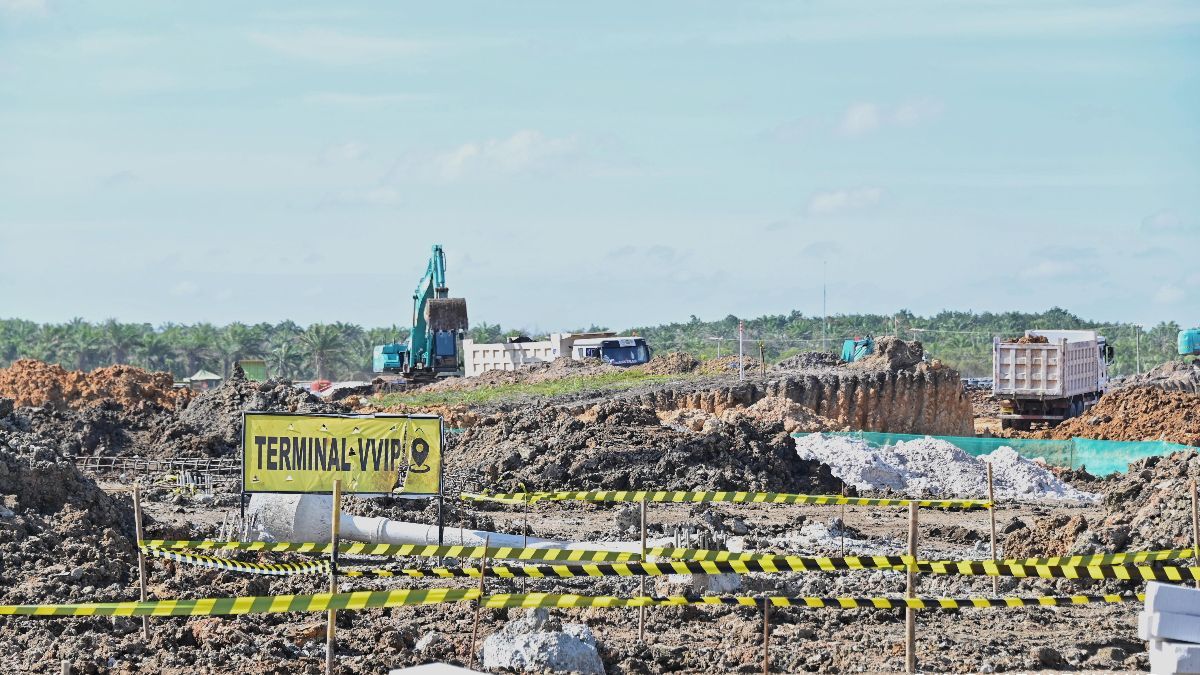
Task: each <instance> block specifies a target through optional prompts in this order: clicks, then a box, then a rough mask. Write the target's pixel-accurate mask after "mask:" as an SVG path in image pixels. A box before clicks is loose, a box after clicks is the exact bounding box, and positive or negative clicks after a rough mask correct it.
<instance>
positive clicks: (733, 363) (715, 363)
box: [699, 354, 762, 376]
mask: <svg viewBox="0 0 1200 675" xmlns="http://www.w3.org/2000/svg"><path fill="white" fill-rule="evenodd" d="M742 360H743V361H745V362H746V375H748V376H749V375H755V374H757V373H759V372H761V370H762V363H760V362H759V360H758V359H756V358H753V357H750V356H747V357H744V358H743V359H742ZM699 372H700V373H702V374H704V375H737V374H738V357H737V355H736V354H734V355H733V356H722V357H721V358H719V359H709V360H707V361H702V362H701V363H700V368H699Z"/></svg>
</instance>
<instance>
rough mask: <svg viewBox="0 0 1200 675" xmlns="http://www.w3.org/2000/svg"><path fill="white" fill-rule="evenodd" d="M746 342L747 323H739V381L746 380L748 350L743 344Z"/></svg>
mask: <svg viewBox="0 0 1200 675" xmlns="http://www.w3.org/2000/svg"><path fill="white" fill-rule="evenodd" d="M745 341H746V322H745V321H738V380H739V381H740V380H744V379H746V356H745V354H746V350H745V349H744V348H743V346H742V343H743V342H745Z"/></svg>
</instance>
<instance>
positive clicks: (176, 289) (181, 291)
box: [171, 281, 200, 298]
mask: <svg viewBox="0 0 1200 675" xmlns="http://www.w3.org/2000/svg"><path fill="white" fill-rule="evenodd" d="M199 292H200V287H199V286H197V285H196V284H194V283H192V282H190V281H180V282H179V283H177V284H175V285H174V286H171V295H174V296H176V297H180V298H186V297H190V296H193V295H195V294H196V293H199Z"/></svg>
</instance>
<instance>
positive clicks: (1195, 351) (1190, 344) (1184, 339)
mask: <svg viewBox="0 0 1200 675" xmlns="http://www.w3.org/2000/svg"><path fill="white" fill-rule="evenodd" d="M1179 355H1180V356H1200V328H1189V329H1187V330H1181V331H1179Z"/></svg>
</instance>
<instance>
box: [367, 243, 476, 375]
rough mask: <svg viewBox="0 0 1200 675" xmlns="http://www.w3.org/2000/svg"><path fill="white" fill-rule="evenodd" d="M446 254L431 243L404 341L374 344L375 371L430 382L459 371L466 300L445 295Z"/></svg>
mask: <svg viewBox="0 0 1200 675" xmlns="http://www.w3.org/2000/svg"><path fill="white" fill-rule="evenodd" d="M449 294H450V289H449V288H447V287H446V256H445V254H444V253H443V252H442V246H441V244H434V246H433V253H432V254H431V255H430V256H429V264H428V265H427V266H426V268H425V276H423V277H421V281H420V282H419V283H417V289H416V290H415V291H413V314H412V329H411V330H409V332H408V339H406V340H405V341H404V342H393V343H390V344H386V345H377V346H376V347H375V349H374V351H373V353H372V366H373V368H372V369H373V370H374V371H375V372H376V373H381V374H382V373H394V374H400V375H403V376H404V378H405V379H406V380H408V381H409V382H430V381H433V380H434V379H436V378H437V377H438V376H439V375H443V374H453V373H457V372H459V366H458V361H459V359H458V343H459V339H460V338H461V337H462V333H463V331H465V330H467V301H466V300H464V299H462V298H451V297H448V296H449Z"/></svg>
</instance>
